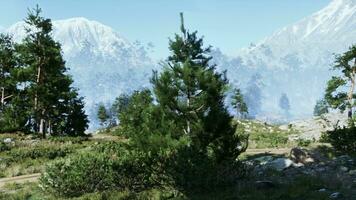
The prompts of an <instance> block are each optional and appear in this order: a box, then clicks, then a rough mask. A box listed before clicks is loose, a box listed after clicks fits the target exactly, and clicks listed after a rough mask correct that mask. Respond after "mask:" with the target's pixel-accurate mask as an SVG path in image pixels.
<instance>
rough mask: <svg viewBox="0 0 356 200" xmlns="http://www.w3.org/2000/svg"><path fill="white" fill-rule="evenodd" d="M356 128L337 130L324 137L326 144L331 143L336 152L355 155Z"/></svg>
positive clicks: (328, 132) (327, 133)
mask: <svg viewBox="0 0 356 200" xmlns="http://www.w3.org/2000/svg"><path fill="white" fill-rule="evenodd" d="M355 133H356V127H350V128H347V127H344V128H337V129H335V130H333V131H327V132H325V133H324V134H323V135H322V140H323V141H324V142H329V143H330V144H331V145H332V146H333V147H334V148H335V149H336V150H339V151H342V152H346V153H353V152H355V151H356V134H355Z"/></svg>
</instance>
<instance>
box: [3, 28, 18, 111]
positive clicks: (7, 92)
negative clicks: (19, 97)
mask: <svg viewBox="0 0 356 200" xmlns="http://www.w3.org/2000/svg"><path fill="white" fill-rule="evenodd" d="M15 67H16V59H15V46H14V43H13V42H12V38H11V36H9V35H5V34H0V92H1V94H0V95H1V99H0V101H1V102H0V103H1V105H0V110H1V111H3V110H4V108H5V104H6V103H7V102H8V101H9V100H10V98H11V97H12V96H14V95H15V93H16V91H17V88H16V81H15V80H14V78H13V73H14V70H15Z"/></svg>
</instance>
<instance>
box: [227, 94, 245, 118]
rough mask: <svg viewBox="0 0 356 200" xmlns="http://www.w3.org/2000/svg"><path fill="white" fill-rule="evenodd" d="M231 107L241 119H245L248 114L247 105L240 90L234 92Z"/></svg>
mask: <svg viewBox="0 0 356 200" xmlns="http://www.w3.org/2000/svg"><path fill="white" fill-rule="evenodd" d="M231 105H232V107H233V108H235V109H236V112H237V114H238V116H240V117H241V118H245V117H246V115H247V114H248V108H247V104H246V103H245V100H244V97H243V95H242V93H241V90H240V89H235V90H234V93H233V96H232V101H231Z"/></svg>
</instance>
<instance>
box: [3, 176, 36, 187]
mask: <svg viewBox="0 0 356 200" xmlns="http://www.w3.org/2000/svg"><path fill="white" fill-rule="evenodd" d="M40 176H41V174H40V173H37V174H28V175H23V176H15V177H9V178H1V179H0V189H1V188H2V187H4V185H6V184H8V183H26V182H37V181H38V179H39V177H40Z"/></svg>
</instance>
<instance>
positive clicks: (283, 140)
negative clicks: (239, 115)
mask: <svg viewBox="0 0 356 200" xmlns="http://www.w3.org/2000/svg"><path fill="white" fill-rule="evenodd" d="M237 132H238V133H241V132H245V134H248V135H249V145H248V146H249V148H253V149H262V148H285V147H295V146H306V145H309V143H308V141H290V140H289V139H288V138H289V136H290V135H294V134H298V131H296V130H293V129H292V128H290V129H288V130H282V129H280V128H279V127H278V126H277V125H271V124H267V123H263V122H259V121H251V120H240V121H238V122H237Z"/></svg>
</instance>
